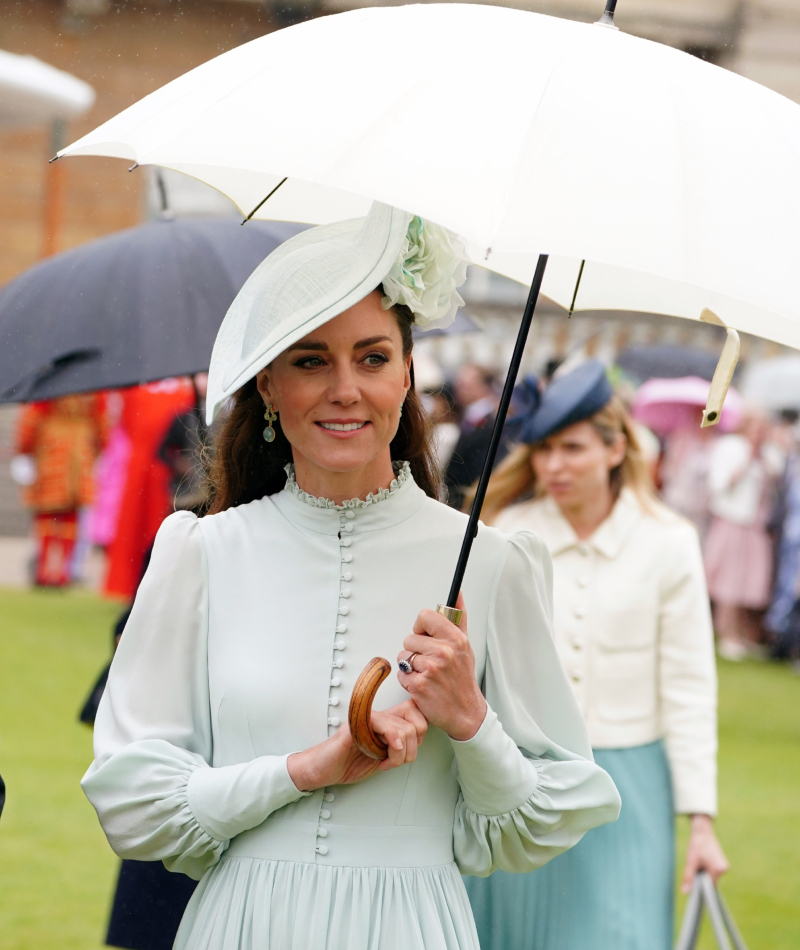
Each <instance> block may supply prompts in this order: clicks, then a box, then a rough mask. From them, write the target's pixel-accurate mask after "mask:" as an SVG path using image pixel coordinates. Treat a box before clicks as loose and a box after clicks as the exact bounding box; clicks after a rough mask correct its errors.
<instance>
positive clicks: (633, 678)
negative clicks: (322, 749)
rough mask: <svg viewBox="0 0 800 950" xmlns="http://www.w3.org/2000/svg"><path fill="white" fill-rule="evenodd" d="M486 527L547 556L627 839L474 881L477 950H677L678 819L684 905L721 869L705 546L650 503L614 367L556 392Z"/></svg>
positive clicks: (505, 469) (511, 460)
mask: <svg viewBox="0 0 800 950" xmlns="http://www.w3.org/2000/svg"><path fill="white" fill-rule="evenodd" d="M521 441H522V443H523V444H522V445H521V446H519V447H518V448H517V449H516V450H515V451H514V452H513V453H512V454H510V455H509V457H508V458H507V459H506V461H505V462H504V464H503V465H502V466H501V467H500V468H499V469H498V471H497V472H496V473H495V475H494V476H493V478H492V481H491V482H490V484H489V492H488V494H487V501H486V507H485V509H484V510H485V512H486V515H487V517H488V518H489V519H492V518H493V520H494V524H495V525H497V526H498V527H500V528H501V530H505V531H515V530H516V531H518V530H521V529H525V530H533V531H536V532H537V533H538V534H539V536H540V537H541V538H542V539H543V541H544V542H545V544H546V545H547V546H548V548H549V550H550V553H551V554H552V556H553V572H554V607H555V636H556V645H557V648H558V652H559V654H560V656H561V659H562V662H563V664H564V667H565V669H566V671H567V674H568V676H569V678H570V681H571V684H572V688H573V690H574V692H575V696H576V698H577V700H578V703H579V705H580V707H581V711H582V712H583V714H584V717H585V718H586V721H587V724H588V727H589V737H590V739H591V741H592V747H593V750H594V754H595V758H596V761H597V762H598V764H599V765H602V767H603V768H604V769H606V771H607V772H608V773H609V774H610V775H611V777H612V778H613V779H614V781H615V783H616V784H617V787H618V788H619V791H620V794H621V796H622V812H621V817H620V820H619V821H618V822H617V824H616V825H613V826H608V827H606V828H603V829H600V830H599V831H597V832H595V833H593V834H592V835H589V836H588V837H587V838H586V840H584V841H583V842H581V844H580V845H579V846H578V847H576V848H574V849H573V850H572V851H570V852H569V853H568V854H565V855H562V856H561V857H559V858H557V859H556V860H554V861H553V862H551V863H550V864H549V865H548V866H547V867H546V868H544V869H543V870H541V871H538V872H537V873H536V874H531V875H519V876H517V877H516V878H512V877H509V876H507V875H503V874H502V873H498V874H495V875H494V876H493V877H492V878H490V879H489V880H487V881H479V880H475V879H470V880H468V883H467V891H468V893H469V895H470V900H471V901H472V906H473V911H474V912H475V917H476V922H477V924H478V933H479V936H480V942H481V947H482V948H483V950H500V948H502V950H523V948H524V950H533V948H535V950H585V948H587V947H591V948H592V950H668V948H669V947H671V946H672V932H673V904H672V889H673V860H674V857H673V856H674V833H673V808H674V810H675V811H677V812H678V813H680V814H688V815H690V816H691V837H690V841H689V851H688V856H687V861H686V868H685V871H684V875H683V887H684V890H687V889H688V888H689V885H690V883H691V881H692V878H693V876H694V874H695V873H696V872H697V870H699V869H700V868H705V869H706V870H707V871H709V873H710V874H711V875H712V877H713V878H714V880H715V881H716V879H717V878H718V877H719V875H720V874H721V873H722V872H723V871H724V870H725V869H726V868H727V864H726V862H725V858H724V855H723V854H722V851H721V849H720V847H719V844H718V843H717V840H716V838H715V836H714V831H713V824H712V819H713V815H714V813H715V811H716V683H715V671H714V652H713V641H712V633H711V624H710V622H709V615H708V598H707V596H706V591H705V583H704V580H703V565H702V562H701V559H700V549H699V545H698V541H697V535H696V532H695V530H694V528H693V527H691V526H690V525H689V524H688V523H687V522H685V521H683V520H682V519H680V518H678V517H677V516H675V515H673V514H672V513H670V512H669V511H668V510H667V509H665V508H664V507H663V506H662V505H661V504H659V503H658V502H657V501H656V500H655V498H654V497H653V495H652V493H651V489H650V483H649V480H648V478H647V473H646V468H645V463H644V461H643V459H642V458H641V456H640V453H639V447H638V444H637V442H636V437H635V434H634V430H633V428H632V423H631V420H630V418H629V417H628V415H627V413H626V412H625V410H624V408H623V406H622V403H621V402H620V401H619V399H618V397H616V396H614V393H613V390H612V388H611V385H610V383H609V381H608V379H607V377H606V375H605V371H604V369H603V367H602V364H600V363H598V362H596V361H590V362H588V363H585V364H583V365H582V366H580V367H578V368H577V369H576V370H574V371H573V372H571V373H569V374H568V375H566V376H564V377H563V378H561V379H559V380H557V381H556V382H555V383H553V384H552V385H551V386H550V387H549V388H548V389H547V390H545V392H544V395H543V397H542V401H541V404H540V405H539V407H538V409H536V410H535V411H533V413H532V414H531V416H530V417H529V419H528V421H527V423H526V425H525V426H524V428H523V429H522V431H521Z"/></svg>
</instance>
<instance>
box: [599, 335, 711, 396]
mask: <svg viewBox="0 0 800 950" xmlns="http://www.w3.org/2000/svg"><path fill="white" fill-rule="evenodd" d="M616 364H617V366H619V368H620V369H621V370H624V372H625V375H626V376H630V377H631V379H632V380H633V381H634V382H635V383H637V384H638V383H643V382H645V381H646V380H648V379H678V378H681V377H686V376H699V377H700V378H701V379H705V380H708V381H709V382H710V381H711V377H712V376H713V375H714V370H715V369H716V368H717V357H716V356H715V355H714V354H713V353H706V352H705V351H704V350H697V349H693V348H692V347H688V346H670V345H668V344H662V345H659V346H629V347H628V348H627V349H626V350H623V351H622V352H621V353H620V354H619V356H618V357H617V359H616ZM707 395H708V393H707V392H706V396H707Z"/></svg>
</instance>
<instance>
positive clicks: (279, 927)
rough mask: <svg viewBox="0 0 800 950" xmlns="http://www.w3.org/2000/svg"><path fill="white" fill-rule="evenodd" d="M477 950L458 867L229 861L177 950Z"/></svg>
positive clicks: (216, 872) (196, 902)
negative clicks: (373, 866)
mask: <svg viewBox="0 0 800 950" xmlns="http://www.w3.org/2000/svg"><path fill="white" fill-rule="evenodd" d="M401 948H402V950H479V946H478V937H477V934H476V932H475V925H474V923H473V920H472V913H471V911H470V906H469V901H468V899H467V895H466V892H465V890H464V885H463V883H462V879H461V875H460V874H459V873H458V870H457V868H456V866H455V864H448V865H442V866H434V867H421V868H354V867H330V866H319V865H314V864H299V863H293V862H290V861H271V860H266V859H260V858H249V857H231V858H223V859H222V860H221V861H220V863H219V864H218V865H217V866H216V867H215V868H213V869H212V870H211V871H209V872H208V873H207V874H206V875H205V877H204V878H203V880H202V881H201V882H200V885H199V886H198V888H197V890H196V891H195V893H194V896H193V897H192V900H191V901H190V902H189V906H188V907H187V909H186V914H185V915H184V918H183V921H182V923H181V927H180V930H179V931H178V936H177V938H176V940H175V948H174V950H401Z"/></svg>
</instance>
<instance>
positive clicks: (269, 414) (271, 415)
mask: <svg viewBox="0 0 800 950" xmlns="http://www.w3.org/2000/svg"><path fill="white" fill-rule="evenodd" d="M264 418H265V419H266V420H267V427H266V429H264V441H265V442H273V441H274V440H275V430H274V429H273V428H272V423H273V422H274V421H275V420H276V419H277V418H278V413H277V412H273V411H272V403H271V402H268V403H267V411H266V412H265V413H264Z"/></svg>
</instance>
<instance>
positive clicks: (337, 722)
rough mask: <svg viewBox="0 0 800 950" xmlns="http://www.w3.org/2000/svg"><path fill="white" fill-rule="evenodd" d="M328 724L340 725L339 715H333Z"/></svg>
mask: <svg viewBox="0 0 800 950" xmlns="http://www.w3.org/2000/svg"><path fill="white" fill-rule="evenodd" d="M328 725H329V726H338V725H339V719H338V717H337V716H331V718H330V719H329V720H328Z"/></svg>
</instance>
